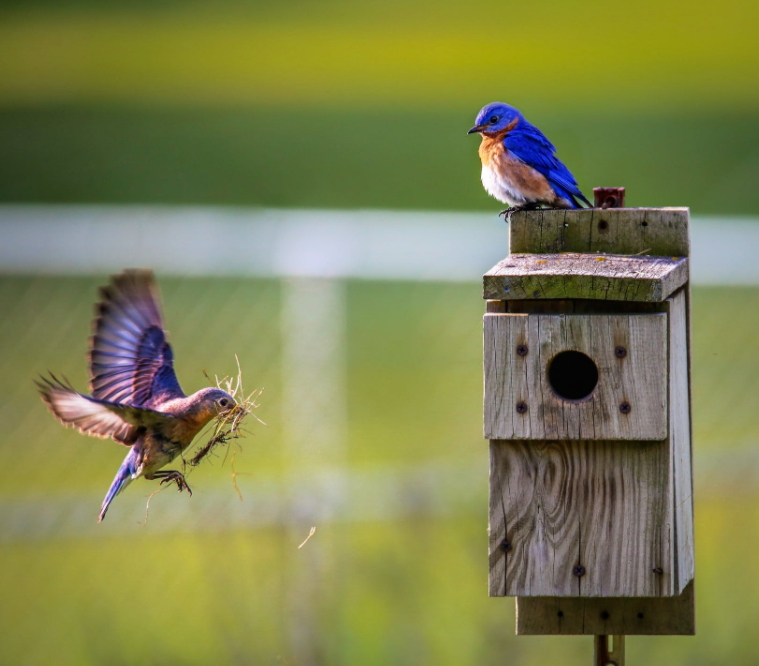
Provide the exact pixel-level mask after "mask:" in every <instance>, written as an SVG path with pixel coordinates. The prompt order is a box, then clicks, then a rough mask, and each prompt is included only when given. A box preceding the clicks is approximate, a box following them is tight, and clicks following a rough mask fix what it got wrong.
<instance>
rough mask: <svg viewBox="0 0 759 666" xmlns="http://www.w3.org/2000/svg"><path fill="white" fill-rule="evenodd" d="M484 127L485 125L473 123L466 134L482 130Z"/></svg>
mask: <svg viewBox="0 0 759 666" xmlns="http://www.w3.org/2000/svg"><path fill="white" fill-rule="evenodd" d="M484 129H485V125H475V126H474V127H472V129H470V130H469V131H468V132H467V134H476V133H477V132H482V130H484Z"/></svg>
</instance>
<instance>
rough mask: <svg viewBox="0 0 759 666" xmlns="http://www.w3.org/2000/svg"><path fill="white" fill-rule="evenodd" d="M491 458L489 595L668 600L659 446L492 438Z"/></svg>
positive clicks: (667, 507) (665, 469) (663, 455)
mask: <svg viewBox="0 0 759 666" xmlns="http://www.w3.org/2000/svg"><path fill="white" fill-rule="evenodd" d="M490 457H491V459H490V460H491V462H490V469H491V472H490V474H491V496H490V527H491V532H490V564H491V569H490V571H491V574H490V595H491V596H548V597H599V596H606V597H631V596H633V597H657V596H671V595H672V594H673V593H674V590H673V588H672V576H671V572H672V562H671V560H672V533H671V524H672V515H671V514H672V503H671V493H670V485H669V482H668V481H669V475H670V470H669V451H668V447H667V446H666V445H665V444H664V443H662V442H648V443H644V442H619V441H614V442H609V441H571V442H514V441H511V442H503V441H493V442H491V443H490ZM504 542H506V543H507V544H508V546H507V547H506V548H504V545H503V544H504ZM578 565H580V566H582V567H584V572H583V575H582V576H578V575H577V572H576V571H575V569H574V568H575V567H576V566H578ZM659 568H661V569H662V571H663V573H655V572H654V569H659Z"/></svg>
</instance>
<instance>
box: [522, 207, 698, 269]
mask: <svg viewBox="0 0 759 666" xmlns="http://www.w3.org/2000/svg"><path fill="white" fill-rule="evenodd" d="M688 217H689V210H688V209H687V208H609V209H606V210H601V209H582V210H566V211H565V210H537V211H523V212H518V213H514V214H513V215H512V216H511V222H510V225H511V226H510V233H509V239H510V240H509V252H510V253H512V254H520V253H531V254H544V253H549V254H556V253H560V252H605V253H609V254H631V255H634V254H639V253H640V254H649V255H652V256H661V257H688V256H690V238H689V233H688Z"/></svg>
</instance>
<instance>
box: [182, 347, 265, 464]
mask: <svg viewBox="0 0 759 666" xmlns="http://www.w3.org/2000/svg"><path fill="white" fill-rule="evenodd" d="M235 360H236V361H237V377H236V378H232V377H222V378H221V379H219V377H218V376H216V377H215V380H216V386H217V388H220V389H224V390H225V391H226V392H227V393H229V394H230V395H231V396H232V397H233V398H234V399H235V401H236V402H237V404H236V405H235V407H234V409H232V410H231V411H229V412H225V413H224V414H219V415H218V416H217V417H216V419H214V421H213V422H212V428H213V434H212V435H211V438H210V439H209V440H208V442H206V443H205V444H204V445H203V446H202V447H201V448H200V449H198V451H197V453H196V454H195V455H194V456H193V457H192V458H191V459H190V461H189V464H190V466H191V467H196V466H197V465H198V464H200V462H201V461H202V460H203V459H204V458H206V457H207V456H208V455H209V454H210V453H212V452H213V451H214V450H215V449H216V447H218V446H220V445H224V444H227V443H229V442H230V441H231V440H234V439H238V438H239V437H242V436H243V433H245V432H247V431H245V430H244V429H243V428H242V425H243V422H244V421H245V419H246V417H247V416H248V415H251V416H252V417H253V418H254V419H256V421H258V422H259V423H261V424H263V425H266V424H265V423H264V422H263V421H262V420H261V419H260V418H258V416H256V415H255V414H254V411H255V410H256V409H258V408H259V407H260V405H259V404H258V402H256V401H257V400H258V398H259V397H260V396H261V394H262V393H263V389H256V390H255V391H253V392H252V393H250V394H248V395H247V396H246V395H245V391H244V389H243V385H242V369H241V368H240V359H238V358H237V355H236V354H235Z"/></svg>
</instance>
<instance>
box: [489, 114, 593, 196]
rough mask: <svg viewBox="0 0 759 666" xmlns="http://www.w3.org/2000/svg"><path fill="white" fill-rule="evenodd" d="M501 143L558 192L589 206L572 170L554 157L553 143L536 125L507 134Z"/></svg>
mask: <svg viewBox="0 0 759 666" xmlns="http://www.w3.org/2000/svg"><path fill="white" fill-rule="evenodd" d="M503 145H504V146H505V147H506V149H507V150H509V151H510V152H511V153H512V154H513V155H514V156H515V157H517V158H518V159H520V160H522V162H524V163H525V164H528V165H529V166H531V167H532V168H533V169H535V170H536V171H538V172H539V173H541V174H543V175H544V176H545V177H546V178H547V179H548V181H549V183H550V184H551V185H552V186H553V188H554V189H555V190H556V192H557V193H558V194H560V195H561V196H564V197H566V198H572V199H573V198H574V197H577V198H578V199H581V200H582V201H584V202H585V203H586V204H588V206H590V202H589V201H588V200H587V199H586V198H585V196H584V195H583V193H582V192H581V191H580V188H579V187H578V186H577V181H576V180H575V177H574V176H573V175H572V172H571V171H570V170H569V169H567V167H566V166H564V164H563V163H562V161H561V160H560V159H559V158H558V157H556V154H555V153H556V148H554V145H553V144H552V143H551V142H550V141H549V140H548V139H547V138H546V136H545V135H544V134H543V133H542V132H541V131H540V130H539V129H538V128H537V127H535V126H534V125H533V126H531V127H530V128H529V129H526V130H523V131H516V132H511V133H509V134H507V135H506V137H505V138H504V140H503ZM567 195H568V197H567ZM575 203H576V202H575Z"/></svg>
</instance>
